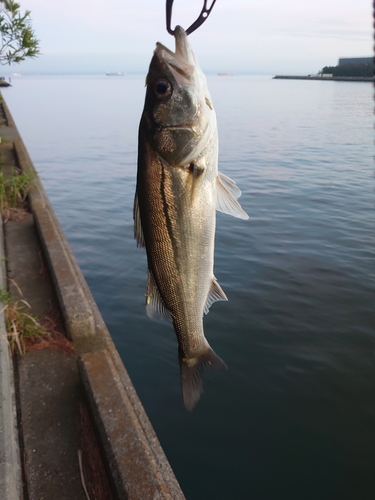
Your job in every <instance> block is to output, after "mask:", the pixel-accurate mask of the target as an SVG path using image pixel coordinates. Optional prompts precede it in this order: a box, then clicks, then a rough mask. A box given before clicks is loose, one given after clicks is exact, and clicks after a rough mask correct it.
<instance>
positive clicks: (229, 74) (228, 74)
mask: <svg viewBox="0 0 375 500" xmlns="http://www.w3.org/2000/svg"><path fill="white" fill-rule="evenodd" d="M218 75H219V76H233V73H218Z"/></svg>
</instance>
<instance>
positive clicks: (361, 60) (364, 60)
mask: <svg viewBox="0 0 375 500" xmlns="http://www.w3.org/2000/svg"><path fill="white" fill-rule="evenodd" d="M373 62H374V58H373V57H342V58H340V59H339V66H344V65H346V64H373Z"/></svg>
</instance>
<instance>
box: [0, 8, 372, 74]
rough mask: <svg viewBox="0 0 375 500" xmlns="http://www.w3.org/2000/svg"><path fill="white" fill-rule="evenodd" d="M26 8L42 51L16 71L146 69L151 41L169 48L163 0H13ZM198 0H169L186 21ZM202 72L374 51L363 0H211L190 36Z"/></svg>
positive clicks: (317, 64)
mask: <svg viewBox="0 0 375 500" xmlns="http://www.w3.org/2000/svg"><path fill="white" fill-rule="evenodd" d="M19 2H20V3H21V10H22V11H24V10H26V9H27V10H30V11H31V17H32V26H33V29H34V31H35V34H36V36H37V37H38V38H39V40H40V49H41V55H40V56H39V58H38V59H34V60H30V61H25V62H23V63H21V64H19V65H12V66H11V67H10V68H8V67H3V73H4V74H11V73H13V72H18V73H23V74H26V73H78V72H80V73H81V72H82V73H105V72H107V71H110V72H117V71H122V72H125V73H144V74H145V73H147V68H148V65H149V62H150V60H151V56H152V53H153V50H154V48H155V43H156V42H157V41H160V42H162V43H164V44H165V45H166V46H168V47H169V48H174V39H173V37H172V36H171V35H169V34H168V33H167V31H166V28H165V0H133V1H130V0H19ZM209 4H210V1H209ZM202 5H203V0H175V5H174V7H173V17H172V27H174V26H175V25H176V24H180V25H181V26H182V27H184V28H185V29H186V28H187V27H188V26H190V24H191V23H192V22H193V21H194V20H195V18H196V17H198V14H199V13H200V11H201V8H202ZM189 39H190V42H191V44H192V47H193V50H194V52H195V55H196V58H197V59H198V61H199V63H200V65H201V67H202V69H203V70H204V71H205V72H207V73H210V72H234V73H244V74H297V75H298V74H300V75H304V74H312V73H317V72H318V71H319V70H320V69H322V68H323V67H324V66H332V65H333V66H334V65H336V64H337V61H338V58H339V57H355V56H371V55H372V54H373V29H372V5H371V1H370V0H313V1H307V0H304V1H301V0H217V1H216V4H215V6H214V8H213V10H212V12H211V15H210V17H209V18H208V19H207V21H206V22H205V23H204V24H203V25H202V26H201V27H200V28H199V29H198V30H197V31H196V32H195V33H193V34H191V35H190V36H189Z"/></svg>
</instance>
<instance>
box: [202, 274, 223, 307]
mask: <svg viewBox="0 0 375 500" xmlns="http://www.w3.org/2000/svg"><path fill="white" fill-rule="evenodd" d="M218 300H228V298H227V296H226V295H225V293H224V292H223V289H222V288H221V286H220V285H219V283H218V282H217V280H216V278H215V277H214V278H213V279H212V282H211V288H210V290H209V292H208V295H207V299H206V302H205V304H204V314H208V313H209V312H210V307H211V306H212V304H213V303H214V302H216V301H218Z"/></svg>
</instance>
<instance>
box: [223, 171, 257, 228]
mask: <svg viewBox="0 0 375 500" xmlns="http://www.w3.org/2000/svg"><path fill="white" fill-rule="evenodd" d="M240 196H241V190H240V189H239V187H238V186H237V184H236V183H235V182H234V181H233V180H232V179H230V178H229V177H227V176H226V175H224V174H222V173H221V172H219V174H218V176H217V181H216V210H218V211H219V212H223V213H224V214H228V215H233V217H238V218H239V219H244V220H247V219H248V218H249V216H248V215H247V213H246V212H245V211H244V210H243V209H242V207H241V205H240V204H239V203H238V201H237V198H239V197H240Z"/></svg>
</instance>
